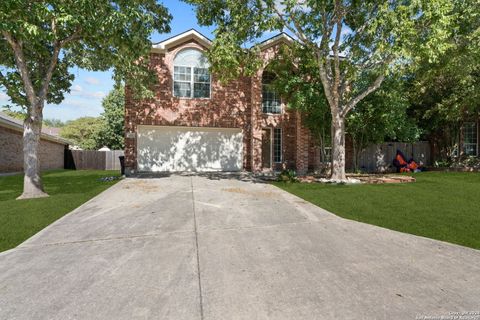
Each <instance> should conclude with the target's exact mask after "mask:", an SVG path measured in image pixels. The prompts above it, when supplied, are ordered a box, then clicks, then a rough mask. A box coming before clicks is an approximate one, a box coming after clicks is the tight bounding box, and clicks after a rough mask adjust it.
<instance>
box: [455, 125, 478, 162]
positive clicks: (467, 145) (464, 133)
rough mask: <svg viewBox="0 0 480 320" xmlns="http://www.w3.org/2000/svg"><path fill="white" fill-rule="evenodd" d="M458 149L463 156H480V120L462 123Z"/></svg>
mask: <svg viewBox="0 0 480 320" xmlns="http://www.w3.org/2000/svg"><path fill="white" fill-rule="evenodd" d="M459 147H460V148H459V149H460V154H461V155H463V156H474V157H478V156H480V152H479V151H480V119H477V120H476V121H475V120H471V121H465V122H463V125H462V127H461V129H460V137H459Z"/></svg>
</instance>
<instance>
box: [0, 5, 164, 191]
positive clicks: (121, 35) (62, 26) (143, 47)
mask: <svg viewBox="0 0 480 320" xmlns="http://www.w3.org/2000/svg"><path fill="white" fill-rule="evenodd" d="M170 19H171V17H170V15H169V14H168V12H167V10H166V8H165V7H164V6H162V5H161V4H159V3H157V1H155V0H129V1H121V0H113V1H106V0H96V1H91V0H76V1H71V0H67V1H64V0H52V1H42V0H40V1H30V0H17V1H0V67H1V68H0V85H1V86H3V87H4V88H5V89H6V92H7V94H8V95H9V97H10V99H11V101H12V102H13V103H15V104H17V105H20V106H22V107H24V108H25V111H26V117H25V120H24V134H23V154H24V173H25V177H24V186H23V194H22V195H21V196H20V198H32V197H42V196H46V194H45V192H44V191H43V186H42V181H41V178H40V174H39V161H38V145H39V138H40V132H41V127H42V119H43V107H44V105H45V102H49V103H60V102H61V101H62V100H63V94H64V93H65V92H69V88H70V86H71V83H72V81H73V78H74V76H73V74H72V73H71V71H70V70H71V68H72V67H74V66H77V67H80V68H84V69H87V70H101V71H105V70H108V69H109V68H114V77H115V80H116V81H117V82H119V81H120V80H122V79H125V77H127V76H129V83H130V84H131V85H132V86H133V87H136V89H137V90H136V92H142V93H143V92H145V89H146V88H145V87H144V86H143V85H145V84H146V82H145V79H146V78H150V77H151V76H152V74H151V73H149V72H148V71H147V69H146V65H147V64H146V62H147V61H146V59H140V58H141V57H145V56H147V55H148V53H149V51H150V48H151V43H150V41H149V39H148V37H149V36H150V34H151V33H152V32H153V31H155V30H156V31H158V32H165V31H168V30H169V27H168V23H169V21H170ZM139 59H140V60H139Z"/></svg>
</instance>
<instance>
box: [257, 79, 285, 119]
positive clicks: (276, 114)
mask: <svg viewBox="0 0 480 320" xmlns="http://www.w3.org/2000/svg"><path fill="white" fill-rule="evenodd" d="M264 75H265V70H264V71H263V73H262V79H261V86H262V94H261V100H262V113H263V114H265V115H271V116H279V115H282V114H283V112H284V104H283V99H282V97H281V96H280V95H279V94H278V92H276V91H275V90H271V91H272V92H273V93H274V94H275V95H276V96H278V98H279V99H278V101H279V102H280V105H279V107H280V112H265V107H264V101H263V98H264V89H263V88H264V87H265V86H268V85H269V83H264V82H263V80H264V78H265V77H264Z"/></svg>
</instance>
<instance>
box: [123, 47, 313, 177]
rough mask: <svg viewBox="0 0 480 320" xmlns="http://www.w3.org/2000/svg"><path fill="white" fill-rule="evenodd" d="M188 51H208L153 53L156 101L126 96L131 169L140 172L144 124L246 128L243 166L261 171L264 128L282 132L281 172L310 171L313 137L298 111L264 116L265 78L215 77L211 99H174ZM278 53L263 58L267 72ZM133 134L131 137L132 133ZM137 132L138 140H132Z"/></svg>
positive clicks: (266, 53) (127, 151)
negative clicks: (176, 66)
mask: <svg viewBox="0 0 480 320" xmlns="http://www.w3.org/2000/svg"><path fill="white" fill-rule="evenodd" d="M186 48H197V49H200V50H204V49H205V48H203V47H202V46H201V45H200V44H198V43H196V42H194V41H191V42H188V43H185V44H182V45H180V46H178V47H176V48H173V49H171V50H170V51H168V52H167V53H166V54H159V53H152V54H151V66H152V67H153V68H154V70H155V71H156V73H157V75H158V84H157V85H156V87H155V98H154V99H152V100H150V101H146V100H142V101H138V100H135V99H134V96H133V93H132V92H131V90H130V88H128V86H127V88H126V92H125V165H126V167H127V168H129V169H133V170H136V157H137V154H136V152H137V151H136V149H137V148H136V138H135V137H136V135H135V134H134V133H135V132H136V130H137V126H138V125H173V126H187V127H188V126H195V127H202V126H205V127H223V128H240V129H242V131H243V137H244V141H243V142H244V143H243V145H244V150H243V153H244V157H243V159H244V160H243V161H244V163H243V167H244V169H245V170H252V171H259V170H261V169H262V168H261V166H262V161H261V159H262V157H261V150H262V140H261V139H262V128H266V127H269V128H282V133H283V136H282V149H283V155H282V163H278V164H275V168H276V169H281V168H282V166H283V164H284V165H285V166H286V167H288V168H295V169H297V170H299V171H302V172H304V171H306V170H307V168H308V166H309V164H308V161H309V160H308V159H309V157H308V147H309V146H308V143H309V136H310V134H309V132H308V130H306V129H305V128H300V127H299V125H300V117H299V115H298V114H297V112H294V111H285V112H283V113H282V114H281V115H267V114H264V113H263V112H262V83H261V79H262V73H263V70H259V71H258V73H257V74H256V75H255V76H253V77H251V78H248V77H242V78H239V79H237V80H234V81H231V82H229V83H228V84H226V85H222V84H221V83H220V82H219V81H218V80H217V79H216V77H215V75H212V85H211V98H210V99H184V98H177V97H174V96H173V90H172V87H173V79H172V70H173V59H174V57H175V56H176V54H177V53H178V52H179V51H181V50H183V49H186ZM276 50H277V48H276V47H270V48H268V49H266V50H265V51H264V52H263V53H262V55H263V59H264V61H265V65H264V67H265V66H266V65H267V64H268V61H269V60H270V59H271V58H272V57H273V55H274V54H275V52H276ZM129 133H130V134H129ZM132 133H133V135H132Z"/></svg>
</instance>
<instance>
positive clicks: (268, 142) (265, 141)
mask: <svg viewBox="0 0 480 320" xmlns="http://www.w3.org/2000/svg"><path fill="white" fill-rule="evenodd" d="M262 168H264V169H271V168H272V134H271V131H270V129H262Z"/></svg>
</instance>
